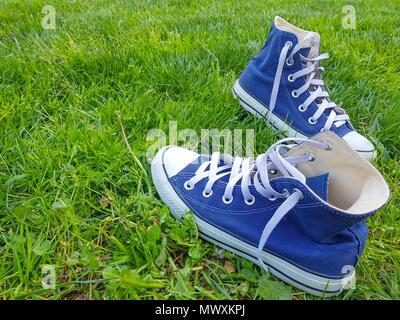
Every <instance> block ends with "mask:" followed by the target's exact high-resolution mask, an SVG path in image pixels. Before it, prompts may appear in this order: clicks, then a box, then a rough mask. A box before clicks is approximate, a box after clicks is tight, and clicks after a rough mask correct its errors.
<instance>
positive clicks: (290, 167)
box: [185, 138, 330, 271]
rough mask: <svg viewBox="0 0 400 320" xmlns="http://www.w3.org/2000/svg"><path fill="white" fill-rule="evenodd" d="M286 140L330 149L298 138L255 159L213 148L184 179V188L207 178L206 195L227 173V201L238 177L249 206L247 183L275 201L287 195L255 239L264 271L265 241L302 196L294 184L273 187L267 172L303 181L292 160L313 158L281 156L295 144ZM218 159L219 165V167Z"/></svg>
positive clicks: (274, 146) (283, 140)
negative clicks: (222, 152)
mask: <svg viewBox="0 0 400 320" xmlns="http://www.w3.org/2000/svg"><path fill="white" fill-rule="evenodd" d="M289 141H296V142H304V143H309V144H311V145H313V146H314V147H316V148H320V149H325V150H329V148H330V147H329V144H328V143H327V142H317V141H313V140H306V139H301V138H286V139H282V140H280V141H278V142H277V143H275V144H273V145H272V146H271V147H270V148H269V149H268V151H267V152H266V153H264V154H261V155H259V156H258V157H257V158H256V160H255V161H254V160H253V159H252V158H247V159H243V158H241V157H232V156H230V155H225V154H222V155H221V154H220V153H219V152H214V153H213V154H212V156H211V160H209V161H206V162H204V163H202V164H201V165H200V167H199V168H198V169H197V171H196V172H195V175H194V176H193V177H192V178H191V179H189V180H188V181H186V182H185V188H186V189H187V190H191V189H193V188H194V186H195V184H196V183H198V182H199V181H201V180H203V179H208V181H207V184H206V186H205V188H204V190H203V196H204V197H206V198H208V197H211V196H212V187H213V185H214V183H215V182H216V181H217V180H218V179H221V178H222V177H224V176H227V175H228V174H229V175H230V176H229V181H228V183H227V185H226V188H225V192H224V195H223V196H222V201H223V202H224V203H225V204H227V205H228V204H230V203H231V202H232V201H233V189H234V187H235V185H236V184H237V183H239V181H240V180H241V182H240V187H241V192H242V194H243V199H244V202H245V203H246V204H247V205H249V206H250V205H252V204H254V202H255V198H254V196H253V195H252V194H251V192H250V189H249V186H250V185H254V187H255V189H256V191H257V192H258V193H259V194H260V195H261V196H263V197H265V198H267V199H268V200H269V201H275V200H276V199H278V198H286V200H285V201H284V202H283V203H282V204H281V205H280V206H279V208H278V209H277V210H276V211H275V213H274V214H273V216H272V218H271V219H270V220H269V221H268V223H267V224H266V225H265V228H264V230H263V232H262V235H261V237H260V240H259V243H258V249H257V259H258V261H259V263H260V265H261V266H262V267H263V268H264V269H265V270H266V271H268V268H267V266H265V264H264V262H263V260H262V258H261V253H262V250H263V248H264V246H265V243H266V242H267V240H268V238H269V236H270V234H271V233H272V231H273V230H274V229H275V227H276V226H277V224H278V223H279V222H280V221H281V220H282V218H283V217H284V216H285V215H286V214H287V213H288V212H289V211H290V210H291V209H292V208H293V207H294V206H295V205H296V204H297V203H298V202H299V201H300V199H302V198H303V194H302V193H301V191H300V190H299V189H297V188H294V189H293V190H292V193H290V192H289V191H288V190H286V189H284V190H282V193H280V192H278V191H276V190H274V189H273V188H272V187H271V185H270V182H269V174H276V173H277V172H278V171H280V173H281V174H282V176H284V177H292V178H294V179H297V180H299V181H301V182H302V183H305V181H306V178H305V176H304V175H303V174H302V173H301V172H300V171H299V170H298V169H297V168H296V167H295V164H298V163H303V162H307V161H312V160H313V159H314V157H313V155H312V154H311V153H306V154H304V155H303V156H296V157H286V158H284V157H283V155H284V154H285V153H286V152H287V150H288V149H291V148H292V147H294V146H295V145H293V144H292V145H288V144H284V143H286V142H289ZM221 160H222V165H221V166H219V167H218V164H219V163H220V161H221ZM252 182H253V183H252Z"/></svg>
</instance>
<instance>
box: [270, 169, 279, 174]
mask: <svg viewBox="0 0 400 320" xmlns="http://www.w3.org/2000/svg"><path fill="white" fill-rule="evenodd" d="M269 173H270V174H277V173H278V170H276V169H271V170H269Z"/></svg>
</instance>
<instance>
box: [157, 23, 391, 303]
mask: <svg viewBox="0 0 400 320" xmlns="http://www.w3.org/2000/svg"><path fill="white" fill-rule="evenodd" d="M319 39H320V38H319V35H318V34H317V33H314V32H308V31H304V30H301V29H299V28H297V27H295V26H293V25H291V24H289V23H288V22H286V21H285V20H283V19H282V18H280V17H276V18H275V21H274V24H273V26H272V28H271V30H270V33H269V37H268V40H267V42H266V44H265V45H264V47H263V48H262V49H261V51H260V52H259V53H258V55H257V56H255V57H254V58H253V59H252V60H251V61H250V63H249V64H248V66H247V67H246V69H245V70H244V72H243V74H242V75H241V77H240V79H239V80H238V81H237V82H236V83H235V85H234V87H233V94H234V96H235V98H236V97H238V98H239V101H240V103H241V104H242V106H243V107H245V108H246V109H247V110H249V111H250V112H252V113H253V114H257V115H259V116H260V117H263V118H265V119H266V121H268V122H270V123H271V124H272V125H273V126H274V127H276V128H277V129H279V130H283V131H285V132H286V133H287V135H288V136H290V137H291V138H285V139H282V140H280V141H278V142H277V143H275V144H273V145H272V146H271V147H270V148H269V149H268V150H267V152H266V153H264V154H261V155H259V156H258V157H257V158H256V159H250V158H248V159H243V158H241V157H233V156H231V155H227V154H220V153H218V152H215V153H213V154H212V155H204V154H198V153H196V152H193V151H190V150H187V149H184V148H181V147H177V146H167V147H164V148H162V149H161V150H159V152H158V153H157V154H156V156H155V158H154V159H153V162H152V165H151V170H152V177H153V181H154V185H155V186H156V189H157V191H158V193H159V195H160V197H161V199H162V200H163V201H164V202H165V204H166V205H167V206H168V207H169V208H170V211H171V213H172V214H173V215H174V217H175V218H176V219H179V220H181V219H183V215H184V214H185V213H186V212H188V211H192V212H193V213H194V216H195V220H196V223H197V226H198V229H199V232H200V234H201V236H202V237H203V238H204V239H206V240H208V241H210V242H212V243H214V244H216V245H218V246H220V247H222V248H225V249H227V250H229V251H232V252H234V253H236V254H238V255H240V256H242V257H245V258H247V259H248V260H250V261H253V262H254V263H256V264H258V265H259V266H261V267H262V268H264V269H265V270H266V271H271V272H272V273H273V274H275V275H276V276H277V277H279V278H280V279H282V280H284V281H286V282H288V283H289V284H291V285H293V286H295V287H297V288H299V289H302V290H304V291H306V292H308V293H311V294H314V295H319V296H321V295H324V296H326V297H329V296H334V295H338V294H339V293H340V292H342V290H343V289H344V288H346V286H348V284H349V283H351V281H352V279H353V278H354V275H355V272H354V267H355V266H356V264H357V261H358V259H359V257H360V256H361V254H362V252H363V249H364V246H365V242H366V240H367V234H368V228H367V225H366V223H365V219H366V218H367V217H369V216H370V215H372V214H373V213H374V212H376V211H377V210H378V209H380V208H381V207H382V206H383V205H384V204H385V203H386V202H387V201H388V199H389V196H390V191H389V188H388V186H387V184H386V182H385V180H384V178H383V177H382V175H381V174H380V173H379V172H378V171H377V170H376V168H375V167H374V166H372V165H371V164H370V163H369V161H367V160H368V159H371V157H373V154H374V149H373V146H372V144H371V143H370V142H369V141H368V140H367V139H366V138H364V137H363V136H361V135H359V134H358V133H357V132H356V131H354V128H353V126H352V125H351V123H350V121H349V117H348V115H347V114H346V112H345V111H344V110H343V109H342V108H339V107H338V106H336V104H334V103H333V102H332V101H331V100H330V98H329V95H328V93H327V92H326V91H325V89H324V85H323V81H322V79H321V73H322V72H323V68H322V67H320V66H319V61H320V60H322V59H324V58H326V57H327V55H326V54H322V55H321V54H320V53H319ZM290 141H293V142H295V143H294V144H289V142H290Z"/></svg>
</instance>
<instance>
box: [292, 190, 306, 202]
mask: <svg viewBox="0 0 400 320" xmlns="http://www.w3.org/2000/svg"><path fill="white" fill-rule="evenodd" d="M296 191H297V192H299V193H300V200H303V199H304V195H303V192H301V190H300V189H297V188H293V190H292V193H295V192H296Z"/></svg>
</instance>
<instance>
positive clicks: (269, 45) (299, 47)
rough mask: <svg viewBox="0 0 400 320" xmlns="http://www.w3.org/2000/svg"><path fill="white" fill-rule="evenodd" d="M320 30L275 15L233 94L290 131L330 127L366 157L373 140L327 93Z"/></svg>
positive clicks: (303, 134) (305, 134) (301, 133)
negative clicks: (360, 131)
mask: <svg viewBox="0 0 400 320" xmlns="http://www.w3.org/2000/svg"><path fill="white" fill-rule="evenodd" d="M319 50H320V36H319V34H318V33H316V32H309V31H305V30H302V29H299V28H297V27H295V26H293V25H291V24H289V23H288V22H287V21H285V20H283V19H282V18H280V17H276V18H275V21H274V24H273V25H272V27H271V30H270V33H269V36H268V39H267V42H266V43H265V45H264V47H263V48H262V49H261V50H260V52H259V53H258V54H257V55H256V56H255V57H254V58H253V59H252V60H251V61H250V63H249V64H248V65H247V67H246V69H245V70H244V71H243V73H242V75H241V76H240V78H239V80H237V81H236V83H235V85H234V86H233V88H232V92H233V95H234V97H235V98H236V97H239V102H240V104H241V105H242V106H243V107H244V108H245V109H247V110H248V111H250V112H251V113H253V114H256V115H258V116H260V117H263V118H265V119H266V120H267V121H268V122H269V123H270V124H271V125H273V126H274V127H275V128H276V129H277V130H283V131H284V132H285V133H286V135H287V136H288V137H300V138H304V139H307V138H309V137H312V136H314V135H315V134H317V133H319V132H321V131H333V132H334V133H336V134H337V135H338V136H339V137H341V138H342V139H343V140H345V141H346V142H347V143H348V144H349V145H350V146H351V147H352V148H353V149H354V150H356V151H357V152H358V153H360V155H361V156H363V157H364V158H365V159H367V160H371V158H373V157H374V155H375V152H374V146H373V145H372V143H371V142H370V141H369V140H368V139H366V138H365V137H364V136H362V135H360V134H359V133H357V132H356V131H355V130H354V127H353V125H352V124H351V123H350V118H349V116H348V115H347V113H346V111H345V110H344V109H342V108H339V107H338V106H337V105H336V104H335V103H334V102H332V101H331V100H330V98H329V94H328V92H327V91H326V90H325V88H324V82H323V81H322V76H321V74H322V72H323V71H324V68H322V67H320V65H319V62H320V61H321V60H323V59H326V58H328V54H327V53H324V54H320V52H319Z"/></svg>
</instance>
